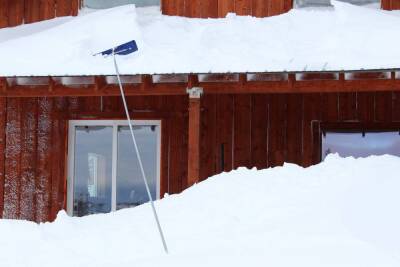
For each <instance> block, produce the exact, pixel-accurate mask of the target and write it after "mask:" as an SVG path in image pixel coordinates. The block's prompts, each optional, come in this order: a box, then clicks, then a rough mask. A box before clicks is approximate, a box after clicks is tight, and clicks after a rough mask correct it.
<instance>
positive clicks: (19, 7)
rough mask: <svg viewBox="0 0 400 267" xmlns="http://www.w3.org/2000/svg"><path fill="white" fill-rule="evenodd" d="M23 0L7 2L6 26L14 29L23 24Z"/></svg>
mask: <svg viewBox="0 0 400 267" xmlns="http://www.w3.org/2000/svg"><path fill="white" fill-rule="evenodd" d="M24 14H25V11H24V0H12V1H8V26H9V27H14V26H18V25H21V24H22V23H23V22H24Z"/></svg>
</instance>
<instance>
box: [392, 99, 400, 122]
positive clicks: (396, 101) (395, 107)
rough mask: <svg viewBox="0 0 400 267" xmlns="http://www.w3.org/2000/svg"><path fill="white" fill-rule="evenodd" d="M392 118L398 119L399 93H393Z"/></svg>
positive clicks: (399, 107)
mask: <svg viewBox="0 0 400 267" xmlns="http://www.w3.org/2000/svg"><path fill="white" fill-rule="evenodd" d="M393 120H394V121H400V93H399V92H394V93H393Z"/></svg>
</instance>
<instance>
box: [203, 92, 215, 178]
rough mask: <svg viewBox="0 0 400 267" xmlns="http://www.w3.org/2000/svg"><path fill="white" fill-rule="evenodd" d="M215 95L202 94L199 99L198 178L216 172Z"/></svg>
mask: <svg viewBox="0 0 400 267" xmlns="http://www.w3.org/2000/svg"><path fill="white" fill-rule="evenodd" d="M216 105H217V97H216V95H204V97H202V100H201V126H200V129H201V130H200V131H201V135H200V148H201V151H200V180H205V179H207V178H208V177H210V176H212V175H214V174H215V173H216V142H217V141H216V131H217V118H216V113H217V112H216V110H217V106H216Z"/></svg>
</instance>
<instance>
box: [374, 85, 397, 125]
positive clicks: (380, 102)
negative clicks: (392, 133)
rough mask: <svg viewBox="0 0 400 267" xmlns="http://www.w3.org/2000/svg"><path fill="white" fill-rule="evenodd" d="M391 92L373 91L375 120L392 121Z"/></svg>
mask: <svg viewBox="0 0 400 267" xmlns="http://www.w3.org/2000/svg"><path fill="white" fill-rule="evenodd" d="M392 106H393V99H392V92H377V93H375V121H377V122H390V121H392Z"/></svg>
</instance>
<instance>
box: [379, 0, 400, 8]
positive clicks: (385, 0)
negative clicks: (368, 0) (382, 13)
mask: <svg viewBox="0 0 400 267" xmlns="http://www.w3.org/2000/svg"><path fill="white" fill-rule="evenodd" d="M381 4H382V8H383V9H385V10H396V9H400V0H381Z"/></svg>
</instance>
